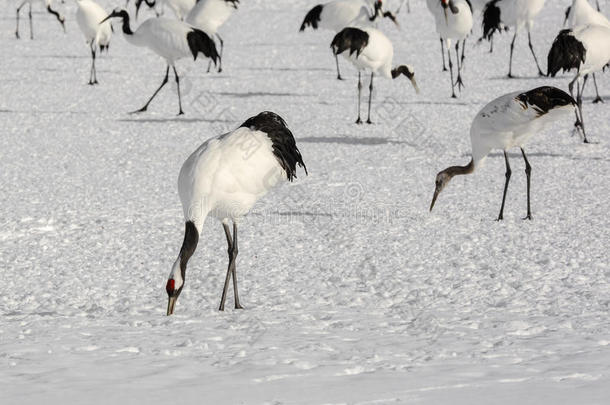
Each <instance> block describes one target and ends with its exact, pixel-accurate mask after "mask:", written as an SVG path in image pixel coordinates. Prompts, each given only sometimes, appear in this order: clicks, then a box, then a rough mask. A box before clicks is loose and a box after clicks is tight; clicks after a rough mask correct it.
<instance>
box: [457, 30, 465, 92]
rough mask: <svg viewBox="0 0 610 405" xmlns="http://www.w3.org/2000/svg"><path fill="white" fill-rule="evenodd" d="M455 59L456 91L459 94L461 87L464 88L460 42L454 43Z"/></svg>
mask: <svg viewBox="0 0 610 405" xmlns="http://www.w3.org/2000/svg"><path fill="white" fill-rule="evenodd" d="M455 58H456V59H457V79H456V85H457V86H458V90H459V91H460V92H461V91H462V87H464V82H462V73H461V72H462V64H461V62H460V41H456V42H455Z"/></svg>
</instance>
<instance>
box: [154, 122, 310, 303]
mask: <svg viewBox="0 0 610 405" xmlns="http://www.w3.org/2000/svg"><path fill="white" fill-rule="evenodd" d="M244 145H246V146H247V145H251V146H252V150H251V151H250V150H249V149H247V148H244ZM244 153H247V155H248V156H247V158H244ZM297 165H299V166H301V167H302V168H303V169H304V170H305V173H306V174H307V168H306V167H305V163H304V162H303V158H302V156H301V152H300V151H299V149H298V148H297V145H296V142H295V140H294V136H293V135H292V132H290V130H289V129H288V127H287V125H286V122H285V121H284V120H283V119H282V118H281V117H280V116H279V115H277V114H275V113H273V112H269V111H265V112H262V113H260V114H258V115H257V116H254V117H251V118H249V119H248V120H246V121H245V122H244V123H243V124H241V125H240V126H239V128H237V129H236V130H234V131H231V132H229V133H226V134H222V135H219V136H216V137H214V138H211V139H208V140H207V141H206V142H204V143H203V144H202V145H201V146H199V148H197V150H195V152H193V154H191V156H189V157H188V159H187V160H186V161H185V162H184V164H183V165H182V169H180V175H179V177H178V193H179V194H180V201H181V202H182V208H183V210H184V220H185V231H184V242H183V243H182V248H181V249H180V253H179V255H178V258H177V259H176V261H175V262H174V265H173V266H172V270H171V272H170V274H169V278H168V280H167V284H166V288H165V289H166V291H167V296H168V303H167V315H172V314H173V313H174V309H175V306H176V301H177V300H178V297H179V296H180V293H181V292H182V289H183V288H184V281H185V276H186V265H187V263H188V261H189V259H190V258H191V256H192V255H193V253H194V252H195V249H196V248H197V244H198V242H199V236H200V235H201V232H202V230H203V223H204V221H205V219H206V217H208V216H212V217H214V218H216V219H218V220H219V221H221V222H222V226H223V228H224V232H225V236H226V238H227V245H228V253H229V266H228V268H227V275H226V277H225V282H224V287H223V290H222V297H221V299H220V306H219V310H220V311H223V310H224V307H225V300H226V297H227V291H228V289H229V282H230V280H231V277H233V296H234V299H235V309H243V307H242V306H241V303H240V302H239V295H238V292H237V272H236V270H235V267H236V265H235V263H236V259H237V253H238V246H237V224H238V222H239V220H240V219H241V218H243V217H244V216H245V215H246V214H247V213H248V212H249V211H250V209H251V208H252V206H253V205H254V203H256V201H257V200H258V199H260V198H261V197H263V196H264V195H265V194H267V193H268V192H269V191H270V190H272V189H273V188H275V187H276V186H279V185H280V184H281V183H283V182H285V181H293V180H294V179H295V178H296V177H297V176H296V172H297ZM230 223H232V224H233V234H231V228H230V226H229V224H230Z"/></svg>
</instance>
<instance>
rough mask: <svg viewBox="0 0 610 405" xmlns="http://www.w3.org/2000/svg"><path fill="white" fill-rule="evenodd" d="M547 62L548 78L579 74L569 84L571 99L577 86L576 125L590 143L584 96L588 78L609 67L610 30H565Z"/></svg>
mask: <svg viewBox="0 0 610 405" xmlns="http://www.w3.org/2000/svg"><path fill="white" fill-rule="evenodd" d="M547 60H548V63H547V64H548V73H547V74H548V76H551V77H555V75H557V73H558V72H559V71H560V70H563V71H564V72H565V71H569V70H572V69H576V70H577V72H576V75H575V76H574V79H573V80H572V81H571V82H570V84H569V89H570V94H572V97H574V84H576V102H577V103H578V111H577V112H576V123H575V124H574V125H575V127H576V129H579V130H580V132H581V133H582V136H583V140H584V142H585V143H588V142H589V141H588V140H587V134H586V131H585V124H584V118H583V113H582V93H583V91H584V90H585V85H586V84H587V79H588V77H589V75H590V74H592V73H595V72H600V71H602V70H603V69H604V68H605V67H606V66H607V65H608V64H609V63H610V28H609V27H604V26H603V25H585V26H579V27H576V28H574V29H568V30H562V31H561V32H559V35H557V38H555V40H554V41H553V45H552V46H551V50H550V51H549V55H548V58H547ZM581 81H582V85H581V84H580V82H581Z"/></svg>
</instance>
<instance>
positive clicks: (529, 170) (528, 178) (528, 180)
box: [521, 148, 532, 219]
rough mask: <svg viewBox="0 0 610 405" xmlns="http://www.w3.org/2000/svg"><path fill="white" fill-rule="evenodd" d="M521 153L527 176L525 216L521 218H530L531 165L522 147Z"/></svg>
mask: <svg viewBox="0 0 610 405" xmlns="http://www.w3.org/2000/svg"><path fill="white" fill-rule="evenodd" d="M521 154H522V155H523V160H525V176H526V177H527V216H526V217H525V218H523V219H532V210H531V208H530V184H531V183H530V177H531V174H532V166H530V162H528V160H527V156H525V151H524V150H523V148H521Z"/></svg>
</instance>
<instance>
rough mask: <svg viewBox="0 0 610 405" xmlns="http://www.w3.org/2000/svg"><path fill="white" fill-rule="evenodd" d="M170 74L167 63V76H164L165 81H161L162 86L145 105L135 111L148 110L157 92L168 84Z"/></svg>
mask: <svg viewBox="0 0 610 405" xmlns="http://www.w3.org/2000/svg"><path fill="white" fill-rule="evenodd" d="M168 76H169V65H167V69H166V70H165V77H164V78H163V82H162V83H161V86H159V88H158V89H157V90H156V91H155V92H154V93H153V95H152V97H151V98H150V99H149V100H148V101H147V102H146V104H144V107H142V108H140V109H139V110H136V111H134V113H139V112H144V111H146V109H147V108H148V105H149V104H150V102H151V101H153V99H154V98H155V96H156V95H157V93H158V92H159V91H160V90H161V89H162V88H163V86H165V85H166V84H167V78H168Z"/></svg>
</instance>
